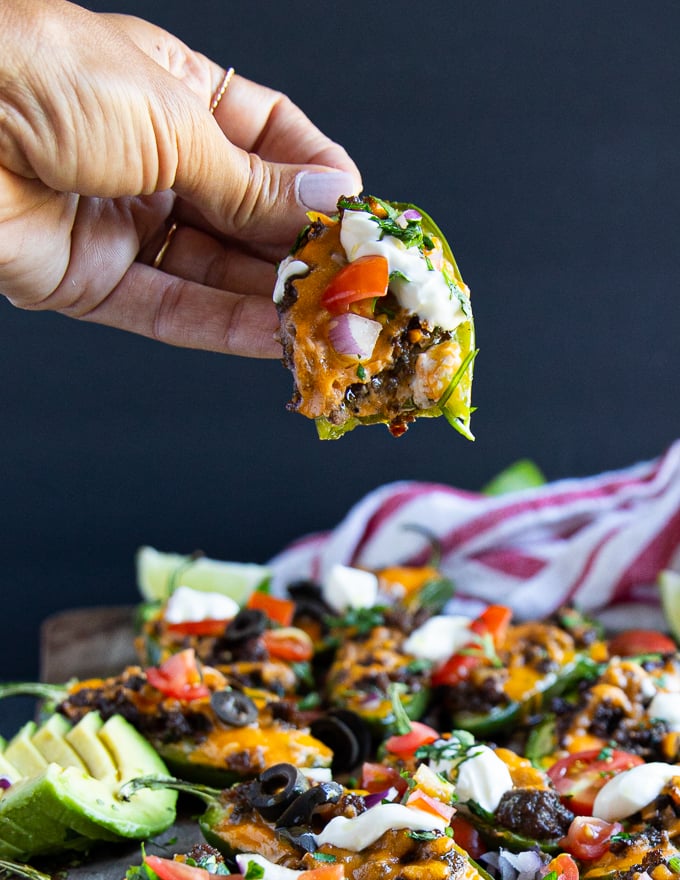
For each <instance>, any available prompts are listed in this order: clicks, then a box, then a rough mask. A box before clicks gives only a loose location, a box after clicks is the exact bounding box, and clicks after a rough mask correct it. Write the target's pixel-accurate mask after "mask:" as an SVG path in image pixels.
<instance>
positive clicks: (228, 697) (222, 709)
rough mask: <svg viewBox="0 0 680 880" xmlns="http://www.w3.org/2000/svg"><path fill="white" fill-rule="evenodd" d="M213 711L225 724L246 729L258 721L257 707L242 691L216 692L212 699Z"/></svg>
mask: <svg viewBox="0 0 680 880" xmlns="http://www.w3.org/2000/svg"><path fill="white" fill-rule="evenodd" d="M210 705H211V706H212V710H213V712H214V713H215V715H217V717H218V718H219V719H220V721H224V723H225V724H230V725H231V726H232V727H245V726H246V724H252V723H253V721H256V720H257V716H258V712H257V706H256V705H255V703H253V701H252V700H251V699H250V697H248V696H246V694H244V693H241V691H233V690H224V691H215V692H214V693H213V694H212V695H211V697H210Z"/></svg>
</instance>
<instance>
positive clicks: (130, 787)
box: [118, 776, 222, 804]
mask: <svg viewBox="0 0 680 880" xmlns="http://www.w3.org/2000/svg"><path fill="white" fill-rule="evenodd" d="M145 788H171V789H173V790H174V791H181V792H184V794H193V795H195V796H196V797H198V798H200V799H201V800H202V801H204V802H205V803H206V804H213V803H215V801H217V800H218V798H219V796H220V794H221V793H222V792H221V790H220V789H219V788H212V787H211V786H209V785H199V784H198V783H195V782H185V781H184V780H182V779H176V778H175V777H174V776H137V777H136V778H135V779H130V780H128V781H127V782H126V783H125V784H124V785H121V787H120V788H119V789H118V797H119V798H120V799H121V800H124V801H129V800H130V798H131V797H132V796H133V795H134V794H136V793H137V792H138V791H142V790H143V789H145Z"/></svg>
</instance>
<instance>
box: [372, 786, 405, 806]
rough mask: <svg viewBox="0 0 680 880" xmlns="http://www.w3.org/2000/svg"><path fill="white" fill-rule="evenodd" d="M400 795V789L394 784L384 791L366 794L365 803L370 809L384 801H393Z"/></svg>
mask: <svg viewBox="0 0 680 880" xmlns="http://www.w3.org/2000/svg"><path fill="white" fill-rule="evenodd" d="M398 796H399V792H398V790H397V789H396V788H395V787H394V786H393V785H392V786H390V787H389V788H386V789H385V790H384V791H377V792H375V793H374V794H367V795H364V803H365V804H366V806H367V807H368V809H369V810H370V808H371V807H375V806H377V805H378V804H381V803H382V802H383V801H393V800H394V799H395V798H396V797H398Z"/></svg>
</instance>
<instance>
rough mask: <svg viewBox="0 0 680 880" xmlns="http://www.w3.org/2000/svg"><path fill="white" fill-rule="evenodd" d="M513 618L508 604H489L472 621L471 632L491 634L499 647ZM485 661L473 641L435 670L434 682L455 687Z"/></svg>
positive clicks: (478, 647)
mask: <svg viewBox="0 0 680 880" xmlns="http://www.w3.org/2000/svg"><path fill="white" fill-rule="evenodd" d="M511 619H512V610H511V609H510V608H508V607H507V606H506V605H489V606H488V607H487V608H485V609H484V611H483V612H482V613H481V614H480V615H479V617H478V618H477V619H476V620H473V621H472V623H471V624H470V632H471V633H474V634H475V635H476V636H491V638H492V639H493V643H494V647H498V646H499V645H501V644H502V643H503V641H504V640H505V637H506V635H507V632H508V627H509V626H510V621H511ZM468 651H470V653H468ZM472 652H474V653H472ZM484 662H485V661H484V657H483V656H482V654H481V653H480V645H479V644H478V643H477V642H474V641H471V642H470V644H469V645H466V647H465V648H464V649H463V650H462V651H458V652H457V653H456V654H453V655H452V656H451V657H449V659H448V660H447V661H446V663H444V664H443V665H442V666H440V667H439V668H438V669H435V670H434V672H433V673H432V684H433V685H435V686H437V685H447V686H449V687H454V686H455V685H457V684H460V682H461V681H465V679H466V678H469V677H470V673H471V672H472V670H473V669H476V668H477V667H478V666H482V665H483V664H484Z"/></svg>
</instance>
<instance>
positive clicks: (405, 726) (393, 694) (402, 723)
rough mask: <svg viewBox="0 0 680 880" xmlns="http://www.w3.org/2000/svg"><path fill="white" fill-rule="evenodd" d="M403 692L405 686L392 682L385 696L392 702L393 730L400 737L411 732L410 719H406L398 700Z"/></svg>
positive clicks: (404, 710) (406, 715) (406, 716)
mask: <svg viewBox="0 0 680 880" xmlns="http://www.w3.org/2000/svg"><path fill="white" fill-rule="evenodd" d="M405 692H406V685H405V684H402V683H401V682H393V683H392V684H391V685H390V686H389V687H388V688H387V696H388V697H389V698H390V701H391V702H392V712H393V713H394V728H395V730H396V732H397V733H398V734H399V735H400V736H403V734H405V733H410V732H411V719H410V718H409V717H408V714H407V712H406V709H404V706H403V704H402V702H401V699H400V694H403V693H405Z"/></svg>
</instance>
